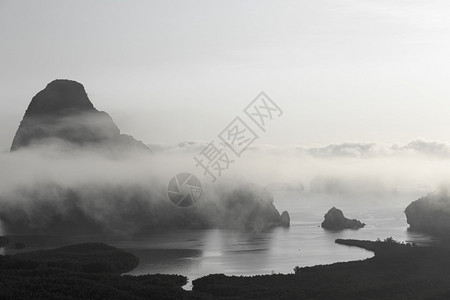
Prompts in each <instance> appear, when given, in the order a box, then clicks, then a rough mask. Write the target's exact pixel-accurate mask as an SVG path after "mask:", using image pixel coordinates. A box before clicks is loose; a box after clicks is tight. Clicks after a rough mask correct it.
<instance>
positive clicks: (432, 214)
mask: <svg viewBox="0 0 450 300" xmlns="http://www.w3.org/2000/svg"><path fill="white" fill-rule="evenodd" d="M405 214H406V221H407V222H408V224H409V226H410V229H412V230H415V231H422V232H427V233H431V234H436V235H441V236H450V196H449V195H448V194H447V193H437V194H430V195H428V196H426V197H422V198H419V199H417V200H416V201H413V202H411V204H409V205H408V206H407V207H406V209H405Z"/></svg>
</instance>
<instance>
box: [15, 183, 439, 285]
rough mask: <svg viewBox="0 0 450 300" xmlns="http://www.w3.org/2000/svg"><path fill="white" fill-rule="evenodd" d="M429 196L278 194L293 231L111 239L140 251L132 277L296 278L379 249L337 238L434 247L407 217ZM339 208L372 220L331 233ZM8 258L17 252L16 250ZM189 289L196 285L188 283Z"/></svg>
mask: <svg viewBox="0 0 450 300" xmlns="http://www.w3.org/2000/svg"><path fill="white" fill-rule="evenodd" d="M419 196H421V195H393V196H380V197H370V198H364V197H356V196H352V197H349V196H330V195H312V194H307V193H296V192H274V198H275V206H276V207H277V209H278V210H279V211H280V212H281V211H282V210H287V211H289V213H290V216H291V227H290V228H287V229H286V228H275V229H273V230H271V231H269V232H264V233H257V234H255V233H239V232H234V231H229V230H220V229H210V230H177V231H160V232H156V233H152V234H148V235H145V236H138V237H132V238H131V237H130V238H117V239H112V240H111V239H108V240H103V241H104V242H107V243H109V244H111V245H113V246H116V247H118V248H121V249H124V250H126V251H129V252H131V253H134V254H135V255H136V256H138V257H139V259H140V264H139V266H138V267H137V268H136V269H134V270H133V271H132V272H130V273H129V274H132V275H140V274H147V273H152V274H153V273H168V274H182V275H185V276H187V277H188V278H189V279H190V280H193V279H195V278H198V277H201V276H204V275H207V274H211V273H224V274H228V275H255V274H270V273H272V272H275V273H292V272H293V268H294V267H295V266H313V265H317V264H330V263H334V262H342V261H350V260H360V259H365V258H368V257H371V256H373V253H372V252H369V251H366V250H363V249H359V248H355V247H347V246H342V245H338V244H336V243H334V240H335V239H337V238H354V239H366V240H375V239H377V238H380V239H384V238H386V237H393V238H394V239H396V240H399V241H413V242H417V243H429V242H432V241H433V240H432V238H431V237H429V236H427V235H424V234H418V233H412V232H409V231H408V230H407V228H408V224H407V223H406V217H405V214H404V213H403V211H404V209H405V208H406V206H407V205H408V204H409V203H410V202H411V201H412V200H415V199H417V198H418V197H419ZM333 206H336V207H337V208H340V209H342V210H343V212H344V214H345V216H346V217H348V218H356V219H359V220H361V221H362V222H364V223H366V227H364V228H362V229H359V230H343V231H338V232H331V231H326V230H323V229H322V228H321V227H320V223H321V222H322V221H323V216H324V214H325V213H326V212H327V211H328V210H329V209H330V208H331V207H333ZM22 240H24V242H25V243H26V244H27V248H26V249H24V251H30V250H35V249H42V248H50V247H56V246H61V245H64V244H67V243H76V242H85V241H92V240H95V241H98V238H97V239H96V238H95V237H85V236H78V237H71V238H65V239H64V240H61V239H60V238H58V237H22ZM8 253H13V252H11V251H10V250H8ZM188 288H189V286H188Z"/></svg>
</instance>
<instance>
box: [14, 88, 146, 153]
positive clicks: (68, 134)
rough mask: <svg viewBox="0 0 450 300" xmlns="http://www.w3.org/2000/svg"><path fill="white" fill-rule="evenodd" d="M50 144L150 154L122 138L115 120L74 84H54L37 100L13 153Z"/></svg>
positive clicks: (21, 124) (32, 101) (140, 146)
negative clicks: (59, 143) (96, 106)
mask: <svg viewBox="0 0 450 300" xmlns="http://www.w3.org/2000/svg"><path fill="white" fill-rule="evenodd" d="M48 142H64V143H69V145H70V144H73V145H74V146H75V145H78V146H86V145H89V146H94V147H96V146H102V147H104V148H111V147H112V148H117V149H119V150H125V149H139V150H145V151H150V149H149V148H147V147H146V146H145V145H144V144H143V143H142V142H139V141H136V140H135V139H134V138H133V137H131V136H127V135H123V134H121V133H120V130H119V128H118V127H117V126H116V124H115V123H114V121H113V120H112V119H111V117H110V116H109V115H108V114H107V113H106V112H102V111H98V110H97V109H96V108H95V107H94V105H93V104H92V102H91V101H90V100H89V98H88V96H87V94H86V91H85V89H84V87H83V85H82V84H80V83H78V82H76V81H71V80H54V81H52V82H51V83H49V84H48V85H47V87H46V88H45V89H44V90H42V91H40V92H39V93H37V94H36V96H34V97H33V99H32V100H31V103H30V105H29V106H28V109H27V110H26V112H25V115H24V117H23V119H22V122H21V123H20V126H19V129H18V130H17V132H16V135H15V137H14V140H13V143H12V145H11V151H15V150H18V149H20V148H25V147H30V146H33V145H43V144H47V143H48Z"/></svg>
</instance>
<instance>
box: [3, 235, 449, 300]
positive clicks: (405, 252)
mask: <svg viewBox="0 0 450 300" xmlns="http://www.w3.org/2000/svg"><path fill="white" fill-rule="evenodd" d="M335 242H336V243H338V244H340V245H343V246H351V247H360V248H363V249H366V250H369V251H372V252H374V253H375V255H374V257H372V258H368V259H365V260H360V261H350V262H342V263H334V264H331V265H317V266H313V267H304V268H298V267H296V268H295V272H294V273H292V274H272V275H257V276H226V275H223V274H211V275H207V276H204V277H201V278H198V279H195V280H193V282H192V284H193V289H192V291H187V290H184V289H183V288H182V286H183V285H185V284H186V283H187V282H188V279H187V278H186V277H185V276H181V275H162V274H155V275H140V276H131V275H121V274H123V273H125V272H127V271H128V270H130V268H134V267H136V266H137V257H135V256H134V255H132V254H130V253H127V252H125V251H123V250H119V249H116V248H114V247H111V246H108V245H106V244H101V243H89V244H79V245H72V246H69V247H62V248H57V249H52V250H41V251H32V252H28V253H27V252H23V253H21V254H17V255H6V256H2V257H1V258H0V298H21V299H69V298H71V297H74V298H78V299H87V298H97V299H161V298H164V299H274V298H276V299H311V298H313V299H392V298H405V299H424V298H430V299H443V298H447V297H450V272H449V271H448V270H450V249H449V248H447V247H419V246H416V245H414V244H410V243H407V244H404V243H398V242H396V241H394V240H393V239H386V240H385V241H363V240H348V239H347V240H344V239H338V240H336V241H335ZM100 257H101V260H102V261H101V262H98V260H99V258H100ZM293 269H294V266H293Z"/></svg>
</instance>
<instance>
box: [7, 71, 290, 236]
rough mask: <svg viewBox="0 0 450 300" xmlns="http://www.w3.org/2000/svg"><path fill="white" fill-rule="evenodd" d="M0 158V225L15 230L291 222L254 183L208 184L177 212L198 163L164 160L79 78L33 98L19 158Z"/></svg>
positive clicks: (258, 227)
mask: <svg viewBox="0 0 450 300" xmlns="http://www.w3.org/2000/svg"><path fill="white" fill-rule="evenodd" d="M129 154H131V155H129ZM135 154H137V155H135ZM1 158H2V160H3V163H4V165H6V166H7V167H6V168H8V167H9V168H10V169H11V171H9V172H8V174H3V175H5V176H2V177H3V179H2V180H0V220H1V223H2V224H0V225H3V227H4V228H6V231H7V232H8V233H10V234H11V233H38V234H50V233H58V234H85V233H91V234H92V233H101V234H105V233H106V234H110V233H113V234H125V235H128V234H134V233H141V232H148V231H151V230H154V229H168V228H182V229H188V228H191V229H192V228H230V229H234V230H245V231H263V230H267V229H270V228H272V227H276V226H289V216H288V215H287V213H283V217H282V215H281V214H280V213H279V212H278V210H277V209H276V208H275V206H274V205H273V197H272V195H271V193H270V192H269V191H267V190H265V189H264V188H262V187H260V186H258V185H256V184H251V183H249V182H247V181H245V180H231V181H228V182H223V181H222V182H221V183H217V184H215V185H212V184H208V183H205V189H204V191H203V196H202V199H201V201H198V203H197V204H196V205H194V206H193V207H190V208H183V209H181V208H179V207H176V206H175V205H174V204H173V203H172V202H171V201H170V200H169V199H168V197H167V193H166V192H167V191H166V187H167V183H168V182H169V180H170V178H171V177H172V176H174V175H176V174H177V172H180V168H185V166H188V165H190V166H192V165H193V163H192V162H191V161H192V158H191V159H189V160H186V157H183V159H181V160H178V161H176V160H174V158H173V157H172V158H171V160H169V161H167V160H164V159H161V157H156V156H155V155H153V154H152V151H151V150H150V148H148V147H147V146H145V145H144V144H143V143H142V142H139V141H137V140H136V139H134V138H133V137H132V136H129V135H124V134H121V133H120V130H119V128H118V127H117V126H116V124H115V123H114V121H113V120H112V118H111V117H110V116H109V115H108V114H107V113H106V112H102V111H98V110H97V109H96V108H95V107H94V105H93V104H92V102H91V101H90V100H89V98H88V96H87V93H86V91H85V89H84V87H83V85H81V84H80V83H78V82H75V81H71V80H55V81H52V82H51V83H49V84H48V85H47V86H46V88H45V89H44V90H42V91H40V92H39V93H38V94H36V96H34V97H33V99H32V101H31V103H30V104H29V106H28V109H27V110H26V112H25V115H24V117H23V120H22V122H21V123H20V126H19V129H18V130H17V132H16V135H15V137H14V141H13V143H12V146H11V153H8V154H4V155H3V156H2V157H1ZM111 158H112V159H111ZM181 170H182V169H181ZM230 203H232V206H234V205H237V206H238V207H239V209H231V208H230ZM233 220H238V221H239V222H234V221H233ZM0 228H1V227H0Z"/></svg>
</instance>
